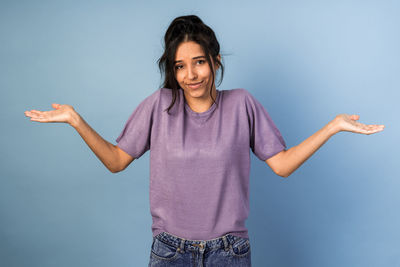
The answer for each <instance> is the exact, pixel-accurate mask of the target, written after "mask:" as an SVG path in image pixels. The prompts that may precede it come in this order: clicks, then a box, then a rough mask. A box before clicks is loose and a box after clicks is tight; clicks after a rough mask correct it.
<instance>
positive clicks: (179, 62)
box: [174, 41, 215, 102]
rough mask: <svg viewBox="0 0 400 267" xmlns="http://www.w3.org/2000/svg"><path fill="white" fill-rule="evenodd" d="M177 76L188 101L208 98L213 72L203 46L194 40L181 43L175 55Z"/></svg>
mask: <svg viewBox="0 0 400 267" xmlns="http://www.w3.org/2000/svg"><path fill="white" fill-rule="evenodd" d="M174 68H175V78H176V80H177V81H178V83H179V85H180V87H181V88H182V89H183V90H184V92H185V97H186V99H187V101H189V102H190V101H191V100H208V99H209V98H210V92H209V90H210V87H211V85H212V86H213V89H214V88H215V86H214V84H212V72H211V68H210V66H209V64H208V63H207V60H206V57H205V54H204V51H203V49H202V48H201V46H200V45H199V44H198V43H196V42H193V41H188V42H183V43H181V44H180V45H179V46H178V48H177V50H176V55H175V65H174Z"/></svg>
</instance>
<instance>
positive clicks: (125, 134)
mask: <svg viewBox="0 0 400 267" xmlns="http://www.w3.org/2000/svg"><path fill="white" fill-rule="evenodd" d="M158 96H159V90H157V91H156V92H155V93H153V94H151V95H150V96H148V97H147V98H145V99H144V100H143V101H142V102H141V103H140V104H139V105H138V106H137V107H136V108H135V110H134V111H133V113H132V114H131V115H130V117H129V118H128V121H127V122H126V123H125V126H124V128H123V130H122V132H121V133H120V135H119V136H118V138H117V139H116V142H117V146H118V147H119V148H121V149H122V150H123V151H125V152H126V153H128V154H129V155H131V156H132V157H133V158H135V159H138V158H140V157H141V156H142V155H143V154H144V153H145V152H146V151H147V150H149V149H150V140H151V128H152V124H153V120H154V110H155V105H156V103H157V99H158Z"/></svg>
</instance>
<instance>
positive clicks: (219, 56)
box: [215, 54, 221, 70]
mask: <svg viewBox="0 0 400 267" xmlns="http://www.w3.org/2000/svg"><path fill="white" fill-rule="evenodd" d="M217 59H218V60H219V61H220V62H221V54H218V56H217ZM216 65H217V66H216V68H215V70H217V69H219V67H220V65H219V64H216Z"/></svg>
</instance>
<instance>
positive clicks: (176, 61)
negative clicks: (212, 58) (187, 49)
mask: <svg viewBox="0 0 400 267" xmlns="http://www.w3.org/2000/svg"><path fill="white" fill-rule="evenodd" d="M199 58H206V57H205V56H197V57H194V58H192V59H199ZM179 62H182V60H175V61H174V64H176V63H179Z"/></svg>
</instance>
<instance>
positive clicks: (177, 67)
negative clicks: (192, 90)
mask: <svg viewBox="0 0 400 267" xmlns="http://www.w3.org/2000/svg"><path fill="white" fill-rule="evenodd" d="M181 68H183V66H182V65H176V66H175V69H176V70H179V69H181Z"/></svg>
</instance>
